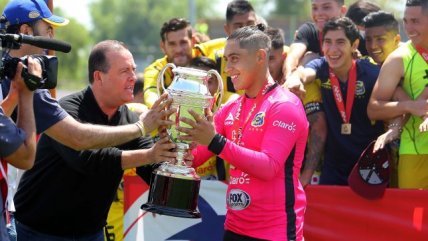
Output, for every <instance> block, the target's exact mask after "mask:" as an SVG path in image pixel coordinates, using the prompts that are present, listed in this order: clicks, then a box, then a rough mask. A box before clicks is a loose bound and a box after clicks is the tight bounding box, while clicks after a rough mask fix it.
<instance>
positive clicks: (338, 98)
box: [329, 60, 357, 123]
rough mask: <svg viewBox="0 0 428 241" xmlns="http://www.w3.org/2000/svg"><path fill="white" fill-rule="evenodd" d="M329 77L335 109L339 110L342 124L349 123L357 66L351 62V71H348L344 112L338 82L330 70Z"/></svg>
mask: <svg viewBox="0 0 428 241" xmlns="http://www.w3.org/2000/svg"><path fill="white" fill-rule="evenodd" d="M329 75H330V81H331V85H332V88H333V89H332V90H333V97H334V100H335V101H336V106H337V109H339V113H340V116H341V117H342V120H343V123H349V121H350V119H351V112H352V105H353V104H354V97H355V85H356V83H357V64H356V62H355V60H353V61H352V67H351V70H350V71H349V76H348V90H347V92H346V110H345V105H344V104H343V95H342V91H341V90H340V86H339V80H338V79H337V77H336V75H335V74H334V73H333V71H332V70H331V69H330V71H329Z"/></svg>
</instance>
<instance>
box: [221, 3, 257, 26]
mask: <svg viewBox="0 0 428 241" xmlns="http://www.w3.org/2000/svg"><path fill="white" fill-rule="evenodd" d="M249 12H254V8H253V6H252V5H251V3H250V2H248V1H246V0H233V1H231V2H230V3H229V4H227V9H226V22H228V23H229V22H231V21H232V19H233V18H234V17H235V16H236V15H241V14H246V13H249Z"/></svg>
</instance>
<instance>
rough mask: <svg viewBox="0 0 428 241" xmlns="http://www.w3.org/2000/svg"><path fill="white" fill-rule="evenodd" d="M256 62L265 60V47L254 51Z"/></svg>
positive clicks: (266, 52) (266, 54) (266, 57)
mask: <svg viewBox="0 0 428 241" xmlns="http://www.w3.org/2000/svg"><path fill="white" fill-rule="evenodd" d="M256 58H257V62H259V63H261V62H266V61H267V60H268V51H266V50H265V49H259V50H257V52H256Z"/></svg>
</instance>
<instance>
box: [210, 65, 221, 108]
mask: <svg viewBox="0 0 428 241" xmlns="http://www.w3.org/2000/svg"><path fill="white" fill-rule="evenodd" d="M208 74H209V75H212V74H214V75H215V77H216V78H217V82H218V85H217V92H216V94H215V95H214V98H215V97H216V96H217V97H218V98H217V99H214V101H215V103H214V105H213V108H212V112H216V111H217V109H218V108H219V107H220V105H221V103H222V101H223V93H224V92H223V91H224V89H223V78H221V76H220V74H219V73H218V72H217V71H216V70H215V69H211V70H209V71H208Z"/></svg>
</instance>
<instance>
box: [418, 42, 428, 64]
mask: <svg viewBox="0 0 428 241" xmlns="http://www.w3.org/2000/svg"><path fill="white" fill-rule="evenodd" d="M415 49H416V51H418V53H419V54H420V55H421V56H422V58H423V59H424V60H425V62H426V63H427V64H428V50H426V49H424V48H422V47H421V46H420V45H417V46H415Z"/></svg>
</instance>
